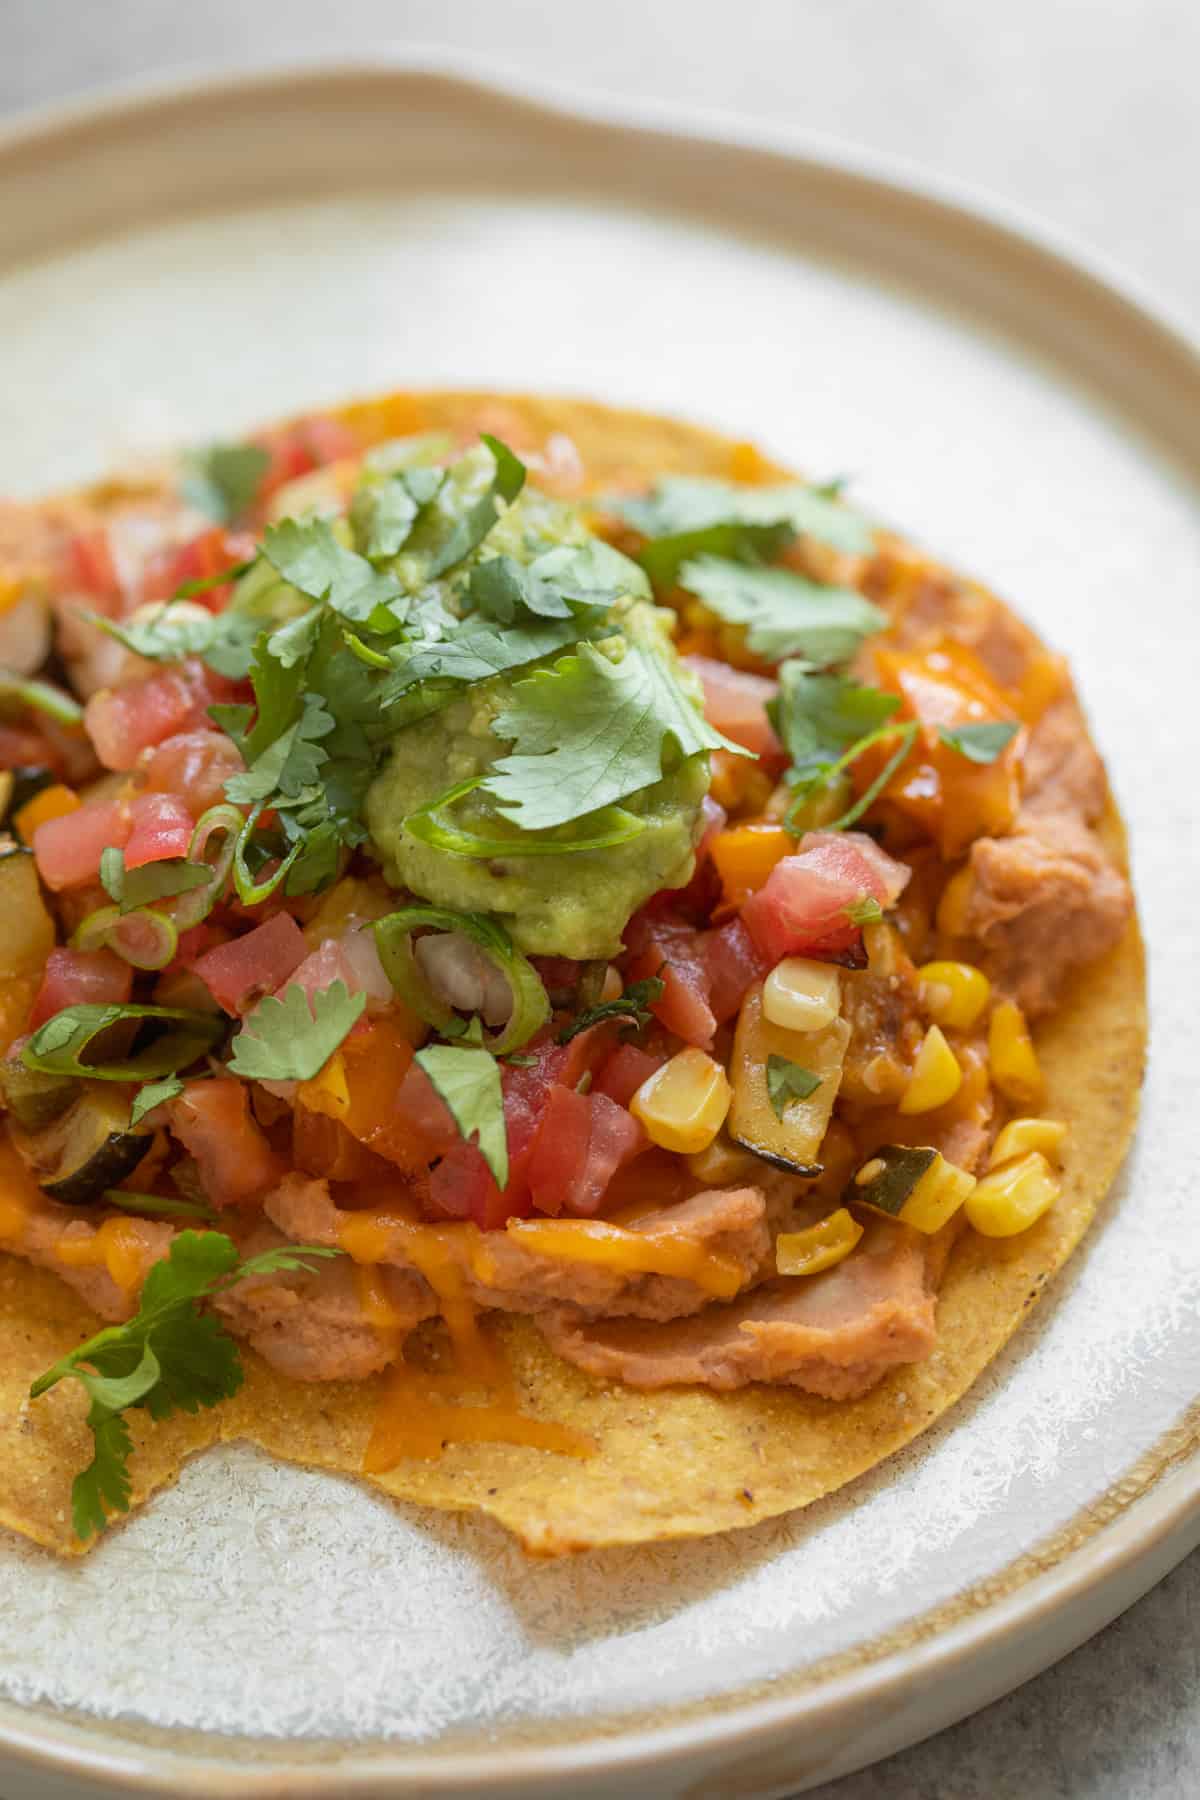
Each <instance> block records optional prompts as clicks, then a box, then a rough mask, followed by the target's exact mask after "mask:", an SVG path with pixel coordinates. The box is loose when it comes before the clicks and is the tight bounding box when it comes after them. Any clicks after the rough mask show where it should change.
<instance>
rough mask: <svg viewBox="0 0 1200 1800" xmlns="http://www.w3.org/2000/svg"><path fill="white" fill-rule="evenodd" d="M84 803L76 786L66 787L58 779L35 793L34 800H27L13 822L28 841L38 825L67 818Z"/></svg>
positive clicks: (14, 816)
mask: <svg viewBox="0 0 1200 1800" xmlns="http://www.w3.org/2000/svg"><path fill="white" fill-rule="evenodd" d="M82 804H83V802H82V801H81V800H80V798H79V795H78V794H77V793H76V792H75V790H74V788H69V787H64V786H63V784H62V782H61V781H56V782H55V783H54V784H53V785H52V786H51V787H44V788H43V789H42V791H41V793H40V794H35V795H34V796H33V799H32V800H27V801H26V802H25V804H24V806H23V807H22V808H21V810H20V811H19V812H18V813H15V814H14V815H13V824H14V825H15V826H16V828H17V830H18V831H19V832H20V834H21V836H22V838H23V839H24V841H25V842H26V843H28V842H29V840H30V839H31V838H32V836H33V834H34V832H35V831H36V830H37V828H38V826H39V825H44V824H45V823H46V821H47V819H62V818H65V817H66V815H67V814H68V813H73V812H78V811H79V808H80V807H81V806H82Z"/></svg>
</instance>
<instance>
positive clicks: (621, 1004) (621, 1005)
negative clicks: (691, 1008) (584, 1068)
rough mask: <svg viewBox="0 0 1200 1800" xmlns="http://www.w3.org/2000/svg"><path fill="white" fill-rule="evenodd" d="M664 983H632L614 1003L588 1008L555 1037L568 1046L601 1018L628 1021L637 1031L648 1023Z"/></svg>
mask: <svg viewBox="0 0 1200 1800" xmlns="http://www.w3.org/2000/svg"><path fill="white" fill-rule="evenodd" d="M665 985H666V984H665V983H664V982H663V981H661V980H660V979H659V977H658V976H657V975H648V976H646V978H645V979H644V980H643V981H633V982H631V983H630V984H629V986H628V987H627V988H626V989H625V992H624V993H623V994H618V995H617V998H616V999H615V1000H602V1001H601V1002H600V1003H599V1005H597V1006H589V1007H588V1008H587V1010H586V1011H585V1012H581V1013H580V1014H579V1017H578V1018H576V1019H572V1020H571V1022H570V1024H569V1025H564V1026H563V1029H562V1030H561V1031H560V1032H559V1034H558V1041H559V1043H560V1044H569V1043H570V1041H571V1039H572V1038H573V1037H578V1036H579V1033H580V1032H581V1031H586V1030H587V1029H588V1027H589V1026H591V1025H599V1024H600V1023H601V1021H602V1020H604V1019H628V1020H630V1021H631V1023H632V1024H634V1025H636V1026H637V1028H638V1030H639V1031H640V1030H642V1028H643V1027H644V1026H646V1025H648V1024H649V1022H650V1016H651V1015H650V1008H651V1007H652V1006H653V1004H654V1002H655V1001H656V1000H661V999H662V997H663V993H664V991H665Z"/></svg>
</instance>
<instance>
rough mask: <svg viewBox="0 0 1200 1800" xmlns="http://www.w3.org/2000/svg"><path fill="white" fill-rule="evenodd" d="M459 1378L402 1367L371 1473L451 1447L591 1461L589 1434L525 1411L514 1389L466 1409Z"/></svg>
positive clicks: (386, 1406) (387, 1398) (377, 1428)
mask: <svg viewBox="0 0 1200 1800" xmlns="http://www.w3.org/2000/svg"><path fill="white" fill-rule="evenodd" d="M463 1385H464V1383H463V1380H462V1378H461V1377H460V1376H453V1375H451V1376H438V1375H430V1374H426V1373H425V1371H424V1370H421V1369H414V1368H412V1367H411V1366H410V1365H409V1364H407V1363H403V1362H401V1363H398V1364H397V1365H396V1367H395V1368H394V1369H393V1370H392V1372H391V1374H390V1375H389V1376H388V1378H387V1383H386V1386H385V1389H384V1393H383V1396H382V1398H381V1400H380V1403H379V1409H378V1411H377V1413H376V1415H375V1423H374V1426H373V1428H372V1431H371V1437H370V1441H369V1442H368V1444H367V1448H366V1451H365V1453H364V1455H363V1461H362V1467H363V1470H364V1472H365V1473H366V1474H368V1475H379V1474H382V1473H383V1472H384V1471H385V1470H387V1469H392V1468H395V1466H396V1464H397V1463H398V1462H399V1461H400V1460H401V1458H403V1457H415V1458H416V1459H417V1460H418V1461H421V1462H436V1461H437V1459H438V1457H440V1456H441V1454H442V1451H443V1450H444V1449H445V1448H446V1445H447V1444H451V1443H454V1444H467V1443H475V1444H521V1445H525V1446H526V1447H528V1448H529V1449H533V1450H550V1451H552V1452H553V1453H554V1454H555V1455H558V1456H578V1457H587V1456H592V1455H594V1454H595V1450H596V1445H595V1442H594V1440H593V1439H592V1438H590V1437H589V1436H588V1435H587V1433H586V1432H583V1431H576V1430H575V1429H574V1428H573V1427H572V1426H570V1425H560V1424H559V1423H558V1422H557V1421H556V1420H553V1419H534V1418H531V1417H530V1416H529V1415H528V1414H527V1413H523V1412H521V1411H520V1409H519V1407H518V1405H517V1403H516V1399H515V1396H514V1395H513V1393H512V1391H511V1389H506V1390H505V1391H504V1392H503V1393H501V1394H500V1395H498V1396H497V1397H496V1399H495V1400H494V1401H493V1402H491V1403H490V1404H488V1405H482V1406H462V1405H458V1404H456V1403H455V1396H456V1395H458V1394H459V1393H460V1392H461V1391H462V1388H463Z"/></svg>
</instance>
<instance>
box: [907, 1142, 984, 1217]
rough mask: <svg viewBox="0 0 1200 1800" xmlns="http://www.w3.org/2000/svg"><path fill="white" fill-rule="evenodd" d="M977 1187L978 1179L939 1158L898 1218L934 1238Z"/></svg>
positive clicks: (943, 1158)
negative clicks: (976, 1180)
mask: <svg viewBox="0 0 1200 1800" xmlns="http://www.w3.org/2000/svg"><path fill="white" fill-rule="evenodd" d="M975 1185H976V1184H975V1177H974V1176H973V1175H970V1174H968V1172H967V1171H966V1169H960V1168H959V1167H958V1166H957V1164H956V1163H952V1162H947V1161H946V1159H945V1157H943V1156H939V1157H938V1159H937V1161H936V1162H935V1163H934V1165H933V1167H932V1168H931V1169H929V1170H927V1171H926V1173H925V1174H924V1175H923V1176H922V1177H921V1179H920V1181H918V1183H917V1185H916V1187H915V1188H914V1189H913V1191H912V1193H911V1194H910V1195H909V1197H908V1199H907V1201H906V1202H905V1204H904V1205H903V1206H902V1207H901V1209H900V1213H899V1215H898V1216H899V1217H900V1218H901V1219H902V1220H903V1222H904V1224H905V1225H911V1226H912V1227H913V1229H914V1230H915V1231H922V1232H924V1233H925V1234H926V1236H928V1237H932V1235H933V1233H934V1232H935V1231H940V1230H941V1229H942V1226H943V1225H944V1224H945V1223H946V1221H947V1219H952V1218H953V1217H954V1215H955V1213H956V1212H957V1211H958V1209H959V1207H960V1206H962V1205H963V1204H964V1202H966V1201H967V1200H969V1199H970V1197H971V1195H972V1194H973V1192H974V1191H975Z"/></svg>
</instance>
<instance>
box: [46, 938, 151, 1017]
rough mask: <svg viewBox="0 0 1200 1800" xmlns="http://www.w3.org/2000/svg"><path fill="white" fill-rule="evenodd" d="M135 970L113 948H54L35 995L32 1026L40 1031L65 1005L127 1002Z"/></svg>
mask: <svg viewBox="0 0 1200 1800" xmlns="http://www.w3.org/2000/svg"><path fill="white" fill-rule="evenodd" d="M132 992H133V970H132V969H131V968H130V966H129V964H128V963H127V962H124V961H122V959H121V958H120V957H119V956H117V955H116V953H115V952H114V951H112V950H67V949H58V950H52V951H51V952H50V954H49V956H48V957H47V958H46V968H45V973H44V974H43V976H42V985H41V987H40V988H39V989H38V991H37V994H36V995H35V997H34V1002H33V1007H32V1009H31V1011H30V1014H29V1029H30V1030H31V1031H36V1030H37V1028H38V1026H39V1025H44V1024H45V1023H46V1020H47V1019H52V1018H53V1017H54V1015H55V1013H58V1012H61V1011H62V1009H63V1007H64V1006H89V1005H90V1006H113V1005H115V1006H124V1005H125V1003H126V1002H127V1001H128V999H129V996H130V995H131V994H132Z"/></svg>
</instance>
